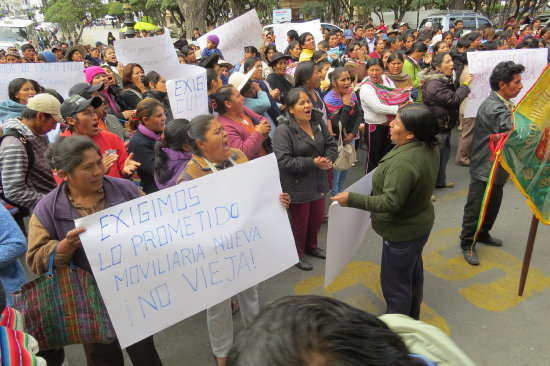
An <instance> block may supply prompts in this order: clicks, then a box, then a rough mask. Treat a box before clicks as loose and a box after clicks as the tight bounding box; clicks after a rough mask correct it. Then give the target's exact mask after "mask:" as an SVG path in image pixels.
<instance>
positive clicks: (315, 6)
mask: <svg viewBox="0 0 550 366" xmlns="http://www.w3.org/2000/svg"><path fill="white" fill-rule="evenodd" d="M300 12H301V13H302V14H303V15H304V18H306V19H321V21H324V20H325V17H326V15H327V14H326V12H327V9H326V5H325V4H323V3H322V2H317V1H306V2H305V3H304V4H303V5H302V6H301V7H300Z"/></svg>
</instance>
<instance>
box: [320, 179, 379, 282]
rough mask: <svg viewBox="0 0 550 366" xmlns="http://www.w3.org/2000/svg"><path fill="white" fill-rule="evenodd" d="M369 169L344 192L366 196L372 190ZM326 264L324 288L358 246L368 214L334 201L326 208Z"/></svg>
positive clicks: (366, 226)
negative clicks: (367, 172)
mask: <svg viewBox="0 0 550 366" xmlns="http://www.w3.org/2000/svg"><path fill="white" fill-rule="evenodd" d="M375 171H376V169H375V170H373V171H371V172H370V173H369V174H367V175H365V176H364V177H363V178H361V179H359V180H358V181H357V182H355V183H354V184H353V185H351V186H350V187H349V188H347V189H346V192H356V193H361V194H364V195H367V196H368V195H370V193H371V190H372V175H373V174H374V172H375ZM328 217H329V219H328V232H327V263H326V269H325V287H328V285H330V284H331V283H332V281H334V280H335V279H336V277H338V275H339V274H340V272H342V269H344V267H345V266H346V265H347V264H348V263H349V261H350V260H351V258H353V256H354V255H355V252H357V249H359V246H361V243H362V242H363V238H365V234H366V233H367V229H368V228H369V226H370V212H369V211H365V210H359V209H356V208H350V207H342V206H340V205H339V204H338V202H334V203H332V205H330V207H329V209H328Z"/></svg>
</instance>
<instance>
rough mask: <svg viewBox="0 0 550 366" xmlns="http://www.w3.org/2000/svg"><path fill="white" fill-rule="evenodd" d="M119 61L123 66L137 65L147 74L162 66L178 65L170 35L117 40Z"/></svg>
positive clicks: (116, 49) (116, 51) (115, 42)
mask: <svg viewBox="0 0 550 366" xmlns="http://www.w3.org/2000/svg"><path fill="white" fill-rule="evenodd" d="M114 45H115V53H116V57H117V60H118V61H119V62H121V63H122V64H123V65H127V64H129V63H137V64H139V65H141V67H143V70H144V71H145V73H146V74H147V73H148V72H149V71H157V70H156V67H158V66H160V65H176V64H178V56H177V55H176V49H175V48H174V44H173V43H172V39H171V38H170V35H169V34H168V33H165V34H163V35H160V36H155V37H145V38H128V39H117V40H115V41H114Z"/></svg>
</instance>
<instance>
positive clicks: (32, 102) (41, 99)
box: [26, 93, 63, 122]
mask: <svg viewBox="0 0 550 366" xmlns="http://www.w3.org/2000/svg"><path fill="white" fill-rule="evenodd" d="M26 107H27V108H28V109H30V110H32V111H35V112H42V113H48V114H51V115H52V117H53V118H54V119H55V120H56V121H57V122H59V121H62V120H63V119H62V118H61V111H60V108H61V103H59V100H57V98H56V97H54V96H53V95H50V94H47V93H41V94H36V95H35V96H33V97H31V98H29V100H28V101H27V105H26Z"/></svg>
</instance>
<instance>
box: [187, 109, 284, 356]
mask: <svg viewBox="0 0 550 366" xmlns="http://www.w3.org/2000/svg"><path fill="white" fill-rule="evenodd" d="M187 134H188V136H189V143H190V145H191V150H192V151H193V156H192V158H191V161H189V163H188V164H187V166H186V167H185V170H184V171H183V173H182V174H181V175H180V177H179V179H178V183H180V182H182V181H189V180H193V179H196V178H200V177H202V176H205V175H208V174H212V173H215V172H217V171H219V170H223V169H227V168H231V167H232V166H235V165H237V164H242V163H245V162H247V161H248V159H247V158H246V156H245V154H244V153H243V152H242V151H240V150H237V149H232V148H230V145H229V138H228V135H227V133H226V132H225V130H224V128H223V125H222V124H221V123H220V122H219V121H218V120H217V119H216V118H215V117H214V116H212V115H210V114H208V115H202V116H198V117H195V118H193V120H191V123H190V124H189V130H188V133H187ZM279 199H280V201H281V203H282V204H283V206H285V207H287V208H288V205H289V203H290V196H289V195H288V193H281V195H280V197H279ZM237 298H238V300H239V305H240V309H241V317H242V320H243V323H244V326H245V327H246V326H248V325H250V324H251V323H252V321H253V320H254V318H256V316H257V315H258V313H259V302H258V286H252V287H251V288H249V289H247V290H244V291H242V292H240V293H239V294H238V295H237ZM206 316H207V324H208V333H209V335H210V343H211V345H212V352H213V353H214V357H215V358H216V360H217V363H218V365H220V366H223V365H225V364H226V362H227V355H228V353H229V350H230V348H231V345H232V344H233V320H232V319H231V299H230V298H228V299H226V300H224V301H222V302H220V303H219V304H217V305H215V306H212V307H210V308H208V310H207V312H206Z"/></svg>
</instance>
